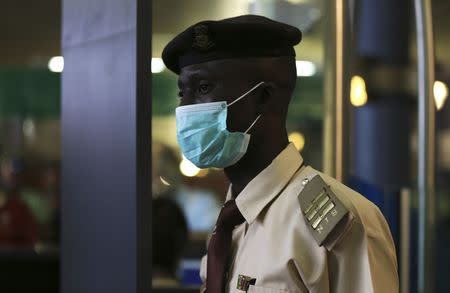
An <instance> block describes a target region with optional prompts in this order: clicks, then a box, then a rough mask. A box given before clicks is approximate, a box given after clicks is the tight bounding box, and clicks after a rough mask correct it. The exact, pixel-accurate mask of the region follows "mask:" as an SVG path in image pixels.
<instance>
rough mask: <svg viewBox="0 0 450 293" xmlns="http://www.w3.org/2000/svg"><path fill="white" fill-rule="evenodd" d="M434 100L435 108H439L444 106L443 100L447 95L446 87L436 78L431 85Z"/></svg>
mask: <svg viewBox="0 0 450 293" xmlns="http://www.w3.org/2000/svg"><path fill="white" fill-rule="evenodd" d="M433 94H434V101H435V102H436V108H437V110H438V111H439V110H441V109H442V108H443V107H444V104H445V101H446V100H447V97H448V88H447V85H446V84H445V83H443V82H442V81H439V80H436V81H435V82H434V85H433Z"/></svg>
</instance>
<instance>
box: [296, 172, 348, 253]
mask: <svg viewBox="0 0 450 293" xmlns="http://www.w3.org/2000/svg"><path fill="white" fill-rule="evenodd" d="M302 185H303V189H302V190H301V192H300V194H299V195H298V200H299V202H300V208H301V210H302V214H303V216H304V217H305V219H306V221H307V226H308V228H309V229H310V231H311V233H312V234H313V236H314V239H315V240H316V242H317V243H318V244H319V245H322V244H323V243H324V241H325V240H326V238H327V236H328V235H329V234H330V233H331V231H333V229H334V228H335V227H336V225H337V224H338V223H339V221H340V220H342V218H343V217H344V216H345V215H346V214H347V213H348V210H347V209H346V208H345V207H344V205H343V204H342V203H341V201H340V200H339V199H338V198H337V197H336V195H335V194H334V193H333V191H332V190H331V188H330V186H328V185H327V184H326V183H325V181H323V179H322V177H320V176H319V175H316V176H314V177H313V178H312V179H309V178H305V179H304V180H303V182H302Z"/></svg>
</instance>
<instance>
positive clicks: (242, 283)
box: [236, 275, 256, 292]
mask: <svg viewBox="0 0 450 293" xmlns="http://www.w3.org/2000/svg"><path fill="white" fill-rule="evenodd" d="M255 283H256V279H255V278H252V277H249V276H244V275H239V276H238V280H237V286H236V288H237V289H238V290H241V291H245V292H247V290H248V287H249V286H250V285H255Z"/></svg>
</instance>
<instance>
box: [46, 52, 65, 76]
mask: <svg viewBox="0 0 450 293" xmlns="http://www.w3.org/2000/svg"><path fill="white" fill-rule="evenodd" d="M48 69H49V70H50V71H51V72H62V71H63V69H64V58H63V56H55V57H52V58H50V60H49V61H48Z"/></svg>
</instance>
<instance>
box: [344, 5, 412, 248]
mask: <svg viewBox="0 0 450 293" xmlns="http://www.w3.org/2000/svg"><path fill="white" fill-rule="evenodd" d="M410 2H411V1H409V0H398V1H391V0H363V1H360V2H359V4H358V7H357V13H356V17H357V19H356V23H357V27H356V31H357V42H356V55H357V58H358V64H359V67H358V68H357V70H356V72H357V74H359V75H362V76H363V77H364V79H365V81H366V88H367V94H368V102H367V104H366V105H364V106H362V107H359V108H353V111H352V114H353V115H352V118H353V121H352V136H351V137H352V142H351V147H352V156H353V157H352V160H351V162H352V163H351V180H350V184H351V185H352V187H353V188H355V189H357V190H358V191H360V192H361V193H362V194H364V195H366V196H367V197H368V198H369V199H370V200H372V201H373V202H374V203H375V204H377V205H378V206H379V208H380V210H381V211H382V212H383V214H384V215H385V217H386V219H387V221H388V223H389V226H390V229H391V232H392V234H393V237H394V241H395V243H396V246H397V251H398V247H399V235H400V231H399V230H400V228H399V213H400V191H401V188H402V187H404V186H409V185H410V182H411V180H412V176H411V175H412V174H411V173H412V172H411V164H410V161H411V157H410V155H411V151H410V137H411V127H412V122H413V121H412V117H413V113H414V112H413V111H414V106H415V104H416V101H415V98H414V96H413V95H412V93H411V88H408V86H407V85H408V84H413V82H410V81H409V80H408V79H409V74H408V70H409V68H408V65H409V60H408V57H409V54H408V48H409V35H410V33H409V23H410V16H411V12H412V11H411V3H410ZM408 243H409V241H408ZM397 255H399V254H398V253H397Z"/></svg>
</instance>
